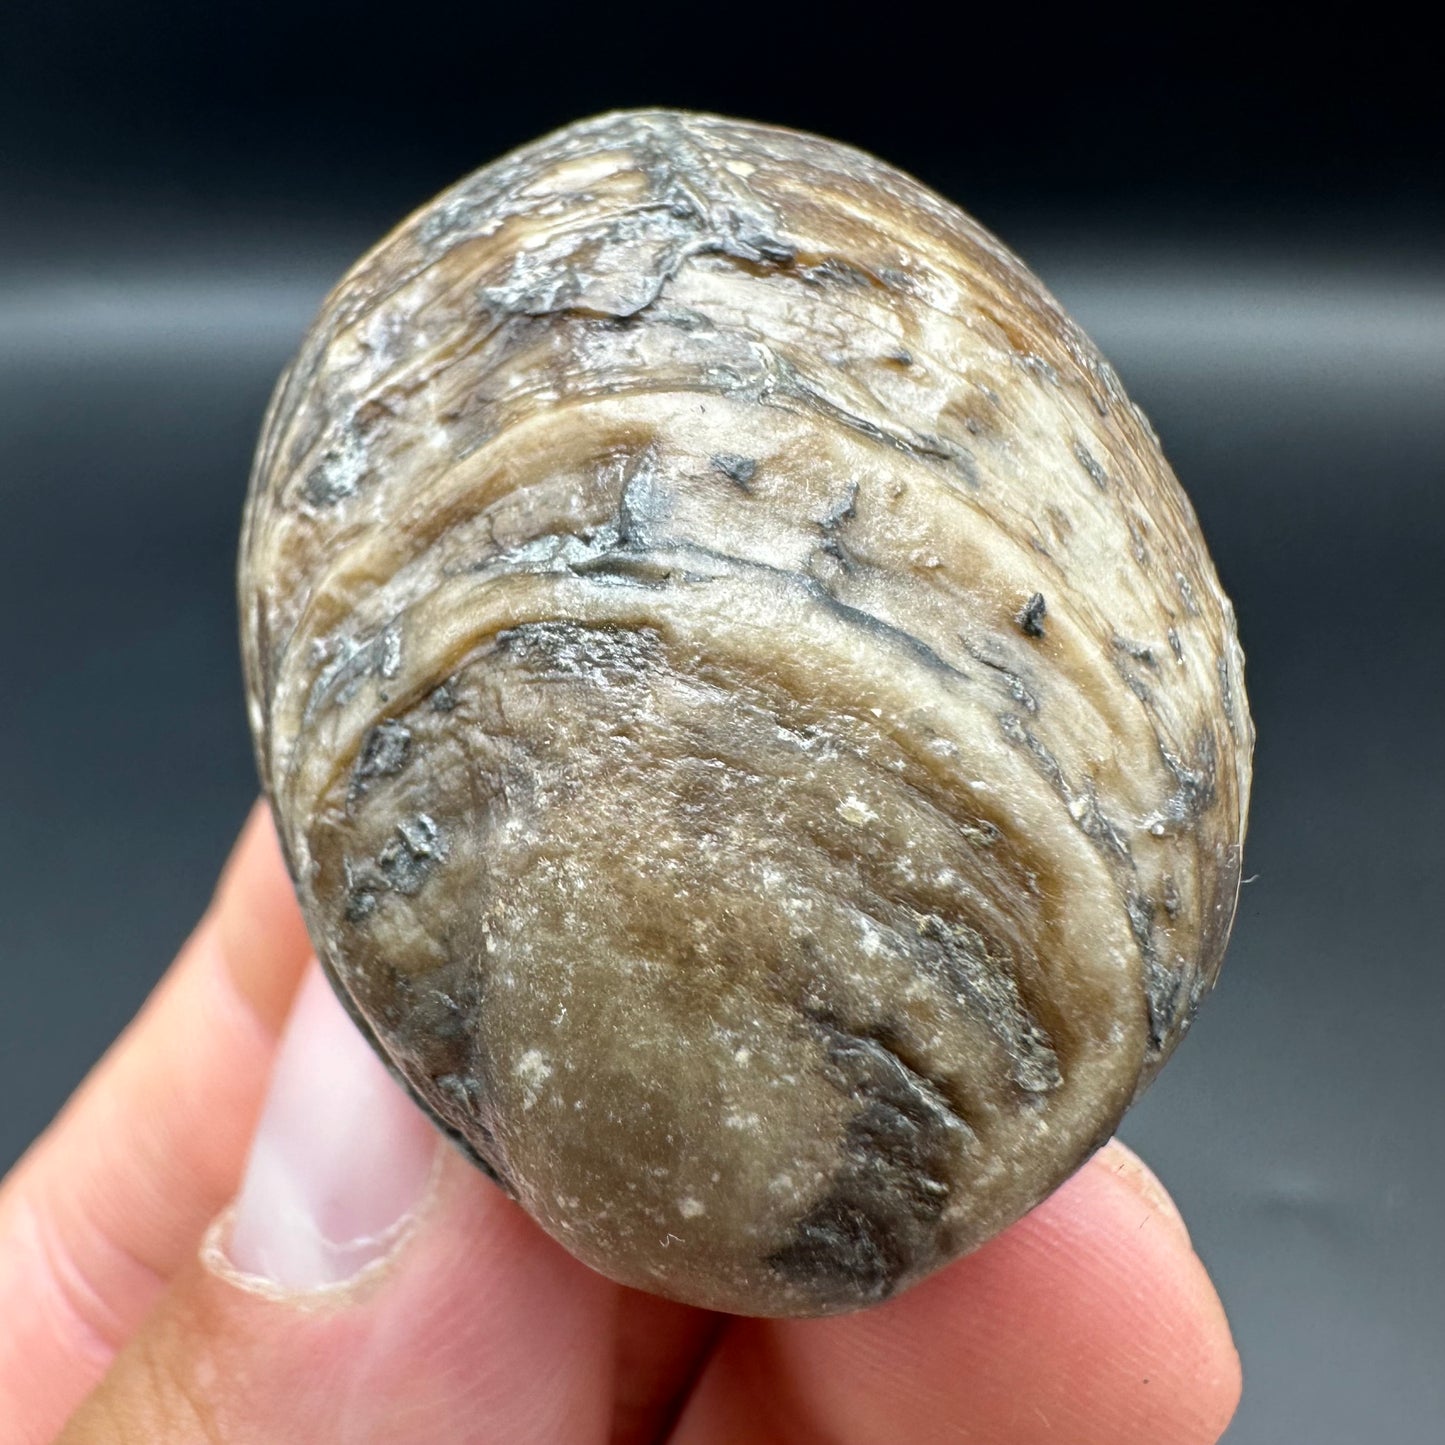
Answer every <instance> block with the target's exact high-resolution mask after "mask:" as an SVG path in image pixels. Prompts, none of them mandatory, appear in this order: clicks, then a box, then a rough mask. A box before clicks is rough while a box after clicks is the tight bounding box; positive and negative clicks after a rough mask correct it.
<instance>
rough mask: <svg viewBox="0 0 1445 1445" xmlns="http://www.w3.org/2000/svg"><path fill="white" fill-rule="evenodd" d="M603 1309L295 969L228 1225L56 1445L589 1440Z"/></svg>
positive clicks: (604, 1396)
mask: <svg viewBox="0 0 1445 1445" xmlns="http://www.w3.org/2000/svg"><path fill="white" fill-rule="evenodd" d="M615 1309H616V1298H615V1290H614V1289H613V1287H611V1286H609V1285H608V1284H607V1283H606V1282H605V1281H604V1280H602V1279H601V1278H600V1277H599V1276H596V1275H593V1274H592V1273H591V1272H590V1271H588V1270H585V1269H583V1268H582V1267H581V1266H580V1265H577V1264H576V1263H575V1262H574V1261H573V1260H571V1259H570V1258H569V1257H568V1256H567V1255H566V1253H565V1252H564V1251H563V1250H562V1249H561V1248H560V1247H559V1246H557V1245H556V1244H554V1243H553V1242H552V1241H551V1240H549V1239H548V1238H547V1237H546V1236H545V1235H543V1234H542V1232H541V1231H540V1230H538V1229H537V1228H536V1226H535V1225H533V1224H532V1223H531V1221H530V1220H528V1219H527V1218H526V1217H525V1216H524V1215H523V1214H522V1212H521V1211H520V1210H519V1209H518V1208H517V1207H516V1206H515V1205H513V1204H512V1203H511V1202H510V1201H509V1200H507V1199H506V1198H505V1197H504V1196H503V1195H502V1194H501V1192H500V1191H499V1190H497V1189H496V1188H495V1187H494V1186H492V1185H491V1184H490V1183H489V1182H488V1181H487V1180H486V1179H484V1178H483V1176H482V1175H481V1174H480V1172H479V1171H477V1170H475V1169H473V1168H472V1167H471V1166H470V1165H468V1164H466V1163H465V1162H463V1161H462V1160H461V1159H460V1158H458V1157H457V1156H456V1155H455V1154H454V1153H453V1152H452V1151H451V1150H450V1149H449V1148H446V1147H445V1146H444V1145H443V1144H442V1143H441V1141H440V1138H439V1136H438V1135H437V1133H436V1131H435V1130H434V1129H433V1128H432V1127H431V1125H430V1123H429V1122H428V1121H427V1120H426V1119H425V1118H424V1117H423V1116H422V1114H421V1113H420V1111H419V1110H417V1109H416V1108H415V1106H414V1105H413V1104H412V1103H411V1101H410V1100H409V1099H408V1098H407V1097H406V1096H405V1095H404V1094H403V1093H402V1091H401V1090H400V1088H398V1086H397V1085H396V1084H395V1083H393V1081H392V1080H391V1078H390V1077H389V1076H388V1075H387V1073H386V1071H385V1069H384V1068H383V1067H382V1065H381V1063H380V1062H379V1060H378V1059H377V1058H376V1057H375V1055H374V1054H373V1053H372V1051H371V1049H370V1047H369V1046H368V1045H367V1043H366V1041H365V1040H364V1039H363V1038H362V1037H361V1035H360V1033H359V1032H358V1031H357V1029H356V1028H355V1026H354V1025H353V1024H352V1023H351V1021H350V1020H349V1019H348V1018H347V1017H346V1015H345V1013H344V1012H343V1011H342V1009H341V1007H340V1005H339V1004H338V1003H337V1001H336V999H335V998H334V997H333V995H332V993H331V990H330V988H329V986H328V985H327V983H326V981H325V980H324V978H323V977H322V976H321V973H320V970H319V969H318V968H317V967H316V966H315V965H314V964H313V965H312V967H311V970H310V972H309V974H308V976H307V978H306V981H305V982H304V984H303V985H302V988H301V991H300V994H299V995H298V998H297V1002H296V1005H295V1008H294V1010H293V1013H292V1016H291V1019H290V1022H289V1023H288V1025H287V1028H286V1031H285V1034H284V1036H283V1039H282V1043H281V1047H280V1050H279V1052H278V1055H277V1059H276V1064H275V1069H274V1074H273V1078H272V1082H271V1087H270V1093H269V1095H268V1098H267V1102H266V1106H265V1109H264V1111H263V1114H262V1118H261V1123H260V1126H259V1128H258V1131H257V1134H256V1137H255V1140H254V1142H253V1144H252V1147H251V1154H250V1159H249V1162H248V1164H247V1168H246V1173H245V1179H244V1182H243V1184H242V1187H241V1192H240V1194H239V1196H238V1198H237V1200H236V1202H235V1204H234V1206H233V1207H232V1209H231V1210H229V1211H228V1212H227V1213H226V1214H225V1215H223V1216H222V1217H221V1219H220V1220H218V1221H217V1222H216V1224H215V1225H213V1226H212V1229H211V1230H210V1232H209V1234H208V1236H207V1240H206V1243H205V1245H204V1246H203V1248H202V1250H201V1252H200V1257H199V1258H198V1259H196V1260H194V1261H193V1262H192V1263H191V1264H190V1265H189V1266H187V1267H186V1268H184V1269H182V1271H181V1272H180V1274H179V1275H178V1276H177V1277H176V1279H175V1280H174V1282H173V1284H172V1286H171V1289H170V1291H169V1293H168V1294H167V1295H166V1296H165V1298H164V1299H163V1300H162V1302H161V1303H160V1305H159V1306H158V1307H157V1309H156V1310H155V1311H154V1312H153V1313H152V1315H151V1316H150V1317H149V1319H148V1320H147V1321H146V1323H145V1324H144V1325H143V1326H142V1328H141V1330H140V1333H139V1334H138V1335H137V1336H136V1337H135V1338H134V1339H133V1340H132V1341H131V1342H130V1343H129V1344H128V1345H127V1346H126V1348H125V1349H123V1350H122V1351H121V1353H120V1354H119V1355H118V1356H117V1358H116V1361H115V1363H114V1365H113V1367H112V1369H111V1371H110V1373H109V1374H108V1375H107V1376H106V1378H105V1380H104V1381H103V1382H102V1384H101V1385H100V1387H99V1388H98V1389H97V1390H96V1392H95V1393H94V1394H93V1395H92V1396H91V1398H90V1399H89V1400H88V1401H87V1402H86V1403H85V1404H84V1405H83V1406H82V1407H81V1409H80V1411H79V1412H78V1413H77V1414H76V1415H75V1416H74V1418H73V1419H72V1420H71V1422H70V1424H69V1425H68V1426H67V1428H66V1430H65V1431H64V1432H63V1434H62V1435H61V1437H60V1439H61V1442H62V1445H90V1442H101V1441H104V1442H106V1445H125V1442H132V1441H134V1442H137V1445H139V1442H141V1441H144V1442H146V1445H171V1442H175V1445H180V1442H182V1441H186V1442H190V1441H194V1440H196V1439H198V1438H199V1439H208V1440H224V1441H226V1442H227V1445H246V1442H251V1441H257V1442H261V1441H264V1442H267V1445H283V1442H289V1441H297V1442H301V1441H305V1442H307V1445H326V1442H332V1441H335V1442H343V1441H344V1442H347V1445H351V1442H376V1445H383V1442H391V1441H413V1440H416V1439H419V1438H425V1439H426V1440H428V1441H429V1442H431V1441H435V1442H437V1445H445V1442H450V1441H462V1440H475V1439H479V1438H480V1439H493V1438H495V1439H504V1440H507V1441H515V1442H518V1445H524V1442H531V1441H536V1442H542V1441H547V1442H553V1441H556V1440H568V1441H577V1442H588V1441H593V1440H598V1441H600V1440H602V1439H604V1438H605V1435H606V1428H607V1418H608V1412H609V1410H610V1405H611V1398H610V1391H611V1361H612V1353H611V1351H612V1345H613V1317H614V1313H615Z"/></svg>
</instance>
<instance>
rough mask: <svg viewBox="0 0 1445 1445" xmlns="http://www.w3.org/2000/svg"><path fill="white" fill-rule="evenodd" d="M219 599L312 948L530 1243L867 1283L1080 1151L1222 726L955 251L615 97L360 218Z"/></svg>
mask: <svg viewBox="0 0 1445 1445" xmlns="http://www.w3.org/2000/svg"><path fill="white" fill-rule="evenodd" d="M241 597H242V613H243V631H244V647H245V659H246V669H247V678H248V690H249V702H250V710H251V721H252V725H253V728H254V732H255V736H256V740H257V749H258V754H259V758H260V767H261V772H262V776H263V779H264V782H265V786H266V790H267V793H268V794H269V796H270V798H271V801H272V804H273V807H274V809H275V813H276V817H277V820H278V824H279V827H280V832H281V836H282V840H283V845H284V848H285V851H286V853H287V857H288V862H289V864H290V867H291V870H292V874H293V876H294V878H295V881H296V886H297V891H298V893H299V896H300V899H301V904H302V907H303V910H304V912H305V915H306V919H307V922H308V925H309V927H310V930H311V935H312V938H313V940H314V942H315V946H316V949H317V951H318V953H319V954H320V956H321V958H322V960H323V962H324V964H325V966H326V968H327V970H328V971H329V973H330V975H331V978H332V980H333V982H334V983H335V985H336V986H337V988H338V990H339V991H340V993H341V995H342V997H343V998H344V1000H345V1001H346V1003H347V1005H348V1007H349V1008H350V1009H351V1011H352V1013H353V1015H354V1016H355V1018H356V1020H357V1022H358V1023H359V1024H360V1026H361V1027H362V1028H363V1029H365V1031H366V1032H367V1033H368V1034H369V1035H370V1037H371V1038H372V1040H373V1042H374V1043H375V1045H376V1047H377V1048H378V1049H379V1050H380V1051H381V1053H382V1054H383V1055H384V1057H385V1058H386V1059H387V1061H388V1062H389V1063H390V1065H391V1066H392V1068H393V1069H394V1070H395V1072H396V1073H397V1075H398V1076H399V1077H400V1078H401V1079H403V1080H404V1081H405V1083H406V1084H407V1085H408V1086H409V1088H410V1089H411V1090H412V1092H413V1093H414V1094H415V1095H416V1097H417V1098H418V1099H419V1100H420V1101H421V1102H422V1103H423V1104H424V1105H425V1107H426V1108H427V1109H428V1110H429V1111H430V1112H431V1113H432V1115H434V1116H435V1118H436V1119H437V1120H438V1121H439V1122H440V1123H441V1124H442V1126H443V1127H444V1128H445V1129H446V1130H447V1131H448V1132H449V1133H450V1134H451V1135H452V1136H453V1137H454V1138H455V1139H456V1140H457V1141H458V1142H459V1143H460V1144H461V1145H462V1146H463V1148H465V1149H466V1150H467V1151H468V1152H470V1154H471V1155H472V1156H473V1157H474V1158H475V1159H476V1161H477V1162H478V1163H479V1164H481V1165H482V1167H483V1168H485V1169H487V1170H488V1171H489V1172H490V1173H491V1174H492V1175H493V1176H494V1177H495V1178H496V1179H497V1180H498V1181H499V1182H500V1183H501V1184H502V1185H503V1187H504V1188H506V1189H507V1190H508V1191H510V1192H511V1193H512V1194H513V1195H514V1196H515V1197H516V1198H517V1199H518V1200H519V1201H520V1202H521V1204H522V1205H523V1206H524V1207H525V1208H526V1209H527V1210H529V1211H530V1212H531V1214H532V1215H533V1216H534V1217H535V1218H536V1219H537V1220H538V1221H539V1222H540V1223H541V1224H542V1225H543V1227H544V1228H545V1229H547V1230H548V1231H549V1232H550V1233H551V1234H552V1235H553V1236H554V1237H555V1238H557V1239H558V1240H560V1241H561V1242H562V1243H563V1244H564V1245H566V1246H567V1248H568V1249H570V1250H571V1251H573V1253H575V1254H576V1255H577V1256H578V1257H580V1258H581V1259H583V1260H585V1261H586V1262H587V1263H589V1264H591V1265H593V1266H595V1267H596V1268H597V1269H599V1270H601V1271H603V1272H604V1273H606V1274H608V1275H610V1276H612V1277H613V1278H614V1279H618V1280H621V1281H624V1282H625V1283H627V1284H630V1285H635V1286H639V1287H641V1288H644V1289H649V1290H653V1291H655V1292H658V1293H662V1294H666V1295H670V1296H672V1297H675V1298H678V1299H682V1300H687V1301H690V1302H692V1303H695V1304H700V1305H705V1306H710V1307H713V1308H718V1309H724V1310H734V1311H740V1312H745V1313H755V1314H809V1313H826V1312H830V1311H836V1310H842V1309H848V1308H852V1307H856V1306H859V1305H864V1304H868V1303H870V1302H873V1301H876V1300H879V1299H881V1298H884V1297H885V1296H887V1295H888V1294H890V1293H892V1292H893V1291H895V1290H897V1289H898V1288H900V1287H902V1286H903V1285H906V1284H907V1283H909V1282H911V1281H913V1280H916V1279H918V1278H919V1277H921V1276H922V1275H924V1274H926V1273H927V1272H928V1271H930V1270H932V1269H934V1268H936V1267H937V1266H939V1265H940V1264H942V1263H945V1262H946V1261H948V1260H949V1259H951V1258H953V1257H955V1256H957V1255H959V1254H960V1253H962V1252H964V1251H967V1250H969V1249H971V1248H973V1247H974V1246H976V1245H978V1244H979V1243H981V1242H982V1241H984V1240H986V1239H988V1238H989V1237H990V1236H991V1235H993V1234H994V1233H996V1232H997V1231H998V1230H1000V1229H1002V1228H1003V1227H1004V1226H1006V1225H1007V1224H1009V1223H1010V1222H1012V1221H1013V1220H1015V1219H1017V1218H1018V1217H1019V1215H1021V1214H1022V1213H1023V1212H1024V1211H1026V1210H1027V1209H1028V1208H1030V1207H1031V1206H1032V1205H1033V1204H1035V1203H1036V1202H1037V1201H1038V1200H1040V1199H1041V1198H1042V1197H1043V1196H1044V1195H1046V1194H1047V1193H1048V1192H1049V1191H1050V1190H1051V1189H1053V1188H1054V1187H1055V1186H1056V1185H1058V1184H1059V1183H1060V1182H1061V1181H1062V1180H1063V1179H1064V1178H1066V1177H1067V1176H1068V1175H1069V1174H1070V1173H1071V1172H1072V1171H1073V1170H1074V1169H1076V1168H1077V1167H1078V1165H1079V1164H1080V1163H1081V1162H1082V1161H1083V1160H1084V1159H1085V1158H1086V1157H1087V1156H1088V1155H1089V1153H1090V1152H1091V1151H1092V1150H1094V1149H1096V1148H1097V1147H1098V1146H1099V1145H1100V1144H1102V1143H1103V1142H1104V1141H1105V1140H1106V1139H1107V1138H1108V1137H1109V1135H1110V1133H1111V1132H1112V1130H1113V1129H1114V1127H1115V1125H1116V1124H1117V1122H1118V1120H1119V1118H1120V1116H1121V1114H1122V1113H1123V1112H1124V1110H1125V1108H1126V1107H1127V1106H1128V1104H1129V1103H1130V1101H1131V1100H1132V1099H1133V1098H1134V1097H1136V1095H1137V1094H1138V1093H1139V1091H1140V1090H1141V1089H1142V1088H1143V1087H1144V1085H1145V1084H1146V1083H1147V1082H1148V1081H1149V1080H1150V1079H1151V1078H1152V1077H1153V1075H1154V1074H1155V1072H1156V1071H1157V1070H1158V1068H1159V1067H1160V1065H1161V1064H1162V1063H1163V1061H1164V1059H1165V1058H1166V1057H1167V1056H1168V1054H1169V1053H1170V1051H1171V1050H1172V1049H1173V1047H1174V1046H1175V1044H1176V1043H1177V1042H1178V1040H1179V1038H1180V1036H1181V1035H1182V1033H1183V1032H1184V1031H1185V1029H1186V1028H1187V1027H1188V1025H1189V1021H1190V1018H1191V1017H1192V1015H1193V1013H1194V1011H1195V1008H1196V1007H1197V1005H1198V1003H1199V1001H1200V999H1201V997H1202V996H1203V995H1204V994H1205V993H1206V992H1207V991H1208V989H1209V988H1210V986H1211V984H1212V983H1213V981H1214V978H1215V976H1216V974H1217V972H1218V969H1219V965H1220V960H1221V957H1222V954H1223V951H1224V947H1225V943H1226V939H1227V936H1228V933H1229V928H1230V923H1231V920H1232V916H1233V912H1234V907H1235V900H1236V895H1237V891H1238V882H1239V865H1240V852H1241V846H1242V840H1243V832H1244V816H1245V808H1246V802H1247V796H1248V790H1249V777H1250V761H1249V760H1250V750H1251V741H1252V728H1251V724H1250V719H1249V715H1248V712H1247V707H1246V702H1245V695H1244V686H1243V677H1242V658H1241V654H1240V650H1239V646H1238V643H1237V641H1236V639H1235V632H1234V622H1233V615H1232V612H1231V609H1230V606H1229V603H1228V601H1227V600H1226V599H1225V597H1224V595H1223V593H1222V592H1221V590H1220V586H1219V583H1218V580H1217V578H1216V576H1215V573H1214V569H1213V567H1212V565H1211V563H1210V560H1209V557H1208V554H1207V551H1206V549H1205V545H1204V542H1203V540H1202V538H1201V536H1200V533H1199V529H1198V525H1197V523H1196V521H1195V518H1194V514H1193V511H1192V509H1191V508H1190V505H1189V502H1188V501H1187V499H1186V498H1185V496H1184V493H1183V492H1182V491H1181V489H1180V487H1179V485H1178V483H1177V482H1176V481H1175V479H1174V476H1173V474H1172V473H1171V471H1170V469H1169V467H1168V465H1167V463H1166V462H1165V461H1164V459H1163V456H1162V455H1161V453H1160V450H1159V445H1158V442H1157V439H1156V438H1155V436H1154V435H1153V433H1152V431H1151V429H1150V427H1149V424H1148V423H1147V421H1146V420H1145V419H1144V417H1143V416H1142V414H1141V413H1140V412H1139V411H1138V409H1137V408H1135V407H1134V406H1133V405H1132V404H1131V403H1130V402H1129V400H1128V398H1127V397H1126V396H1125V395H1124V392H1123V390H1122V389H1121V387H1120V385H1119V382H1118V379H1117V377H1116V376H1115V374H1114V372H1113V371H1112V370H1111V369H1110V367H1109V366H1108V364H1107V363H1106V362H1105V361H1103V360H1102V359H1101V357H1100V356H1099V354H1098V352H1097V351H1096V350H1095V349H1094V347H1093V346H1092V345H1091V343H1090V342H1089V341H1088V340H1087V338H1086V337H1085V336H1084V335H1083V334H1082V333H1081V332H1080V331H1079V329H1078V327H1077V326H1076V325H1074V323H1073V322H1072V321H1071V320H1070V319H1069V318H1068V317H1067V316H1066V315H1065V314H1064V313H1063V311H1062V310H1061V309H1060V307H1059V306H1058V304H1057V303H1056V302H1055V301H1054V300H1053V299H1052V297H1050V295H1049V294H1048V292H1047V291H1045V290H1044V289H1043V287H1042V286H1041V285H1040V283H1039V282H1038V281H1037V280H1036V279H1035V278H1034V277H1033V276H1032V274H1031V273H1030V272H1029V271H1028V270H1027V269H1026V268H1025V267H1024V266H1023V265H1022V263H1021V262H1020V261H1019V260H1018V259H1017V258H1015V257H1014V256H1013V255H1012V254H1011V253H1010V252H1008V251H1007V250H1006V249H1005V248H1004V247H1003V246H1002V245H1001V244H1000V243H999V242H998V241H996V240H995V239H994V238H993V237H992V236H990V235H989V234H988V233H987V232H986V231H984V230H983V229H981V228H980V227H979V226H978V225H977V224H976V223H975V222H974V221H972V220H971V219H969V218H968V217H967V216H966V215H964V214H963V213H962V212H960V211H959V210H957V209H956V208H955V207H953V206H952V205H949V204H948V203H946V202H945V201H943V200H941V199H940V198H939V197H937V196H935V195H933V194H931V193H930V192H929V191H927V190H925V189H924V188H923V187H922V186H920V185H919V184H918V183H917V182H916V181H913V180H911V179H910V178H908V177H907V176H905V175H902V174H901V173H899V172H898V171H896V170H893V169H891V168H890V167H888V166H886V165H883V164H882V163H880V162H879V161H877V160H874V159H872V158H871V157H869V156H866V155H863V154H861V153H859V152H857V151H854V150H851V149H848V148H847V147H844V146H841V145H838V144H835V143H832V142H829V141H826V140H821V139H818V138H815V137H811V136H806V135H800V134H796V133H793V132H789V131H785V130H779V129H774V128H771V127H767V126H762V125H753V124H745V123H741V122H737V121H731V120H724V119H720V118H716V117H711V116H698V115H688V114H679V113H671V112H661V111H653V112H641V113H623V114H616V115H610V116H604V117H601V118H599V119H595V120H591V121H587V122H584V123H581V124H578V125H574V126H571V127H569V128H567V129H565V130H563V131H561V132H559V133H557V134H555V135H553V136H551V137H548V138H546V139H544V140H541V141H538V142H537V143H535V144H532V145H529V146H527V147H524V148H523V149H522V150H519V151H517V152H515V153H514V154H512V155H510V156H508V157H506V158H504V159H503V160H501V161H498V162H497V163H495V164H493V165H490V166H488V167H486V168H485V169H483V170H480V171H478V172H477V173H476V174H475V175H472V176H470V177H468V178H467V179H466V180H464V181H462V182H461V183H460V184H458V185H457V186H455V187H453V188H452V189H451V190H449V191H447V192H445V193H444V194H443V195H441V196H439V197H438V198H437V199H435V200H434V201H432V202H431V203H430V204H428V205H427V206H425V207H423V208H422V210H420V211H419V212H417V213H416V214H415V215H413V216H412V217H411V218H410V219H408V220H407V221H405V222H404V223H403V224H402V225H401V226H400V227H399V228H398V229H397V230H396V231H394V232H393V233H392V234H391V235H390V236H389V237H388V238H387V239H386V240H384V241H383V242H381V244H380V245H379V246H377V247H376V248H375V249H374V250H373V251H372V252H370V253H369V254H368V255H367V256H365V257H364V258H363V259H362V260H361V261H360V262H358V263H357V265H356V266H355V267H354V268H353V269H352V270H351V272H350V273H349V274H348V275H347V276H346V277H345V279H344V280H343V281H342V282H341V283H340V285H339V286H338V287H337V289H336V290H335V291H334V292H333V293H332V295H331V296H330V297H329V299H328V300H327V301H326V303H325V305H324V306H323V308H322V311H321V313H320V315H319V317H318V318H317V320H316V322H315V324H314V325H313V327H312V329H311V330H310V332H309V334H308V335H307V337H306V339H305V341H304V343H303V344H302V347H301V349H300V353H299V355H298V356H297V358H296V360H295V361H294V362H293V363H292V365H291V366H290V368H289V369H288V371H287V372H286V374H285V375H284V377H283V378H282V380H281V382H280V385H279V386H278V389H277V392H276V395H275V398H274V400H273V403H272V406H271V409H270V413H269V415H268V417H267V420H266V424H265V430H264V434H263V437H262V440H261V443H260V448H259V452H258V455H257V460H256V466H255V472H254V476H253V480H252V486H251V494H250V500H249V504H248V509H247V517H246V523H245V532H244V543H243V556H242V565H241Z"/></svg>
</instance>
